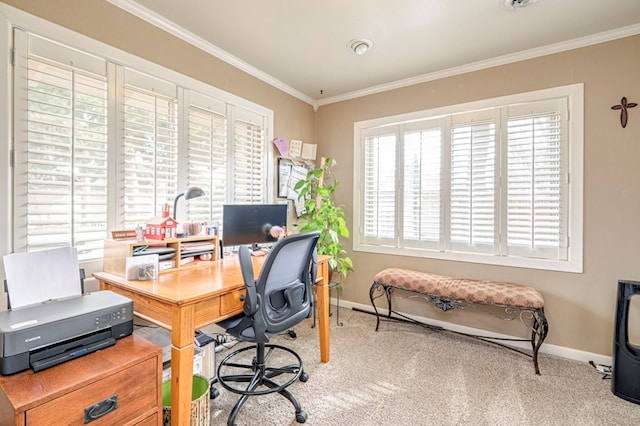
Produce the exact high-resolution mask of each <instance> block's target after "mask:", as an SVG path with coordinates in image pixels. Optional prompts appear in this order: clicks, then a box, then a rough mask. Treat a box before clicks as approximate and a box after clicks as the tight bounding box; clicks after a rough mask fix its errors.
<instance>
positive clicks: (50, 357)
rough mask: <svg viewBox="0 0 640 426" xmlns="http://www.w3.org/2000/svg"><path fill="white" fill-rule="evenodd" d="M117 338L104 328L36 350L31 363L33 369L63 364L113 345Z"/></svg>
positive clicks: (30, 359)
mask: <svg viewBox="0 0 640 426" xmlns="http://www.w3.org/2000/svg"><path fill="white" fill-rule="evenodd" d="M115 343H116V339H114V338H113V337H111V332H110V330H103V331H100V332H97V333H94V334H91V335H88V336H85V337H81V338H78V339H75V340H72V341H67V342H65V343H61V344H59V345H56V346H54V347H50V348H47V349H43V350H41V351H39V352H34V353H32V354H31V355H30V356H29V364H30V365H31V368H32V369H33V371H35V372H38V371H42V370H44V369H46V368H49V367H53V366H55V365H58V364H62V363H63V362H66V361H71V360H72V359H75V358H78V357H81V356H83V355H87V354H90V353H91V352H95V351H97V350H100V349H103V348H106V347H109V346H113V345H114V344H115Z"/></svg>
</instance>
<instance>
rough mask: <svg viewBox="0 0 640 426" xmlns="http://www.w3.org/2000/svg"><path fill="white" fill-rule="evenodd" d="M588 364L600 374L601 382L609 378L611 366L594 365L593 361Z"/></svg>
mask: <svg viewBox="0 0 640 426" xmlns="http://www.w3.org/2000/svg"><path fill="white" fill-rule="evenodd" d="M589 364H591V366H592V367H593V368H595V369H596V371H597V372H598V373H600V374H602V380H605V379H610V378H611V366H610V365H604V364H596V363H595V362H593V361H589Z"/></svg>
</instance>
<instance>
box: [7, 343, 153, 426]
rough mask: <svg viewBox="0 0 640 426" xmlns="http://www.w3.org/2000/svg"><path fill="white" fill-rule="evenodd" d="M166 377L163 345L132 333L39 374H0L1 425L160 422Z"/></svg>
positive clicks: (33, 425) (31, 425)
mask: <svg viewBox="0 0 640 426" xmlns="http://www.w3.org/2000/svg"><path fill="white" fill-rule="evenodd" d="M161 381H162V348H160V347H159V346H157V345H154V344H153V343H151V342H149V341H147V340H145V339H143V338H142V337H138V336H135V335H132V336H128V337H125V338H123V339H119V340H117V341H116V344H115V345H114V346H111V347H109V348H107V349H102V350H100V351H98V352H94V353H92V354H89V355H85V356H83V357H81V358H77V359H75V360H73V361H68V362H65V363H63V364H60V365H57V366H55V367H52V368H49V369H46V370H43V371H40V372H38V373H34V372H33V371H31V370H28V371H24V372H22V373H18V374H15V375H12V376H0V426H9V425H16V426H17V425H20V426H40V425H43V426H44V425H84V424H90V425H92V426H99V425H109V426H110V425H152V424H153V425H160V424H161V420H162V383H161ZM87 420H88V422H87Z"/></svg>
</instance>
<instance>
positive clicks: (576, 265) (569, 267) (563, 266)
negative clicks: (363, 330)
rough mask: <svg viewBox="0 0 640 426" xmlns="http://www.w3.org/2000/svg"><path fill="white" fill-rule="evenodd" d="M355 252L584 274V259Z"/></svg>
mask: <svg viewBox="0 0 640 426" xmlns="http://www.w3.org/2000/svg"><path fill="white" fill-rule="evenodd" d="M353 250H354V251H358V252H366V253H377V254H388V255H392V256H406V257H419V258H427V259H438V260H448V261H453V262H469V263H481V264H484V265H496V266H508V267H513V268H528V269H540V270H546V271H556V272H570V273H574V274H581V273H582V272H583V268H582V259H579V260H574V261H571V260H566V261H563V260H549V259H534V258H525V257H514V256H511V257H508V256H495V255H489V254H480V253H451V252H441V251H434V250H425V249H412V248H397V247H390V246H374V245H366V244H357V243H354V247H353Z"/></svg>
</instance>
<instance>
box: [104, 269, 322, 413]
mask: <svg viewBox="0 0 640 426" xmlns="http://www.w3.org/2000/svg"><path fill="white" fill-rule="evenodd" d="M265 258H266V256H257V257H253V258H252V260H253V268H254V272H255V274H256V278H257V276H258V273H259V272H260V269H261V268H262V264H263V263H264V259H265ZM328 260H329V257H328V256H319V258H318V280H317V283H316V285H317V288H316V299H317V309H318V330H319V334H320V361H321V362H329V286H328V283H329V263H328ZM93 275H94V277H96V279H98V281H99V282H100V289H101V290H111V291H113V292H116V293H119V294H121V295H123V296H126V297H129V298H130V299H132V300H133V309H134V312H135V314H136V315H138V316H140V317H141V318H144V319H146V320H148V321H150V322H152V323H154V324H157V325H159V326H160V327H163V328H166V329H168V330H171V389H177V390H178V391H177V392H175V391H174V392H172V393H171V424H173V425H180V426H183V425H184V426H186V425H189V418H190V416H189V413H190V406H191V377H192V375H193V351H194V346H193V339H194V335H195V330H196V329H199V328H202V327H205V326H207V325H209V324H212V323H215V322H218V321H221V320H223V319H225V318H229V317H231V316H233V315H236V314H238V313H240V312H242V301H241V300H240V296H241V295H243V294H244V281H243V279H242V272H241V270H240V261H239V259H238V257H237V256H231V257H225V258H224V259H220V260H218V261H215V262H209V263H206V264H203V266H202V267H197V268H193V269H185V270H179V271H172V272H166V273H161V274H159V275H158V278H157V279H155V280H153V281H127V280H126V279H124V278H123V277H121V276H117V275H113V274H109V273H106V272H100V273H96V274H93ZM183 377H187V378H188V380H183V379H182V378H183Z"/></svg>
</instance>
